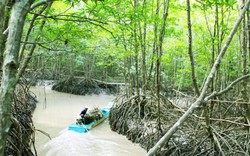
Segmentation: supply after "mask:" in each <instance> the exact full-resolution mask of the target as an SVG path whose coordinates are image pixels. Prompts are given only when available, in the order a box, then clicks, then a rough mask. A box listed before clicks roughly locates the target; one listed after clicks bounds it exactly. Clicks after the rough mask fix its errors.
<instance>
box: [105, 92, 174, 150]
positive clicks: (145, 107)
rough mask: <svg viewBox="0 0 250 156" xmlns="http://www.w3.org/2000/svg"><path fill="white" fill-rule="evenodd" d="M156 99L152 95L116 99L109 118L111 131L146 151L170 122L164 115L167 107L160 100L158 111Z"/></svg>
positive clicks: (124, 96) (123, 96)
mask: <svg viewBox="0 0 250 156" xmlns="http://www.w3.org/2000/svg"><path fill="white" fill-rule="evenodd" d="M156 99H157V98H156V97H155V96H154V95H148V96H147V97H145V96H132V97H130V98H127V97H126V95H122V96H120V97H117V98H116V100H115V105H114V107H112V108H111V111H110V116H109V121H110V126H111V129H112V130H114V131H117V132H118V133H120V134H123V135H126V136H127V138H128V139H129V140H131V141H133V142H135V143H139V144H140V145H141V146H142V147H143V148H145V149H147V150H148V149H149V148H151V147H152V145H154V144H155V143H156V142H157V141H158V140H159V138H160V137H162V135H163V129H166V128H168V126H169V125H171V122H172V121H171V119H170V118H169V117H170V116H165V114H164V112H166V111H167V110H168V106H169V105H166V104H163V103H164V102H163V99H161V100H160V101H161V105H160V109H158V106H157V105H156V102H155V101H156ZM163 119H164V120H163ZM166 122H168V124H165V123H166Z"/></svg>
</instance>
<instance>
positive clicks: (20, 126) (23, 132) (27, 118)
mask: <svg viewBox="0 0 250 156" xmlns="http://www.w3.org/2000/svg"><path fill="white" fill-rule="evenodd" d="M28 90H29V89H28V88H25V87H24V86H22V85H20V84H19V85H17V87H16V90H15V96H14V102H13V105H12V116H11V122H12V124H11V127H10V130H9V133H8V139H7V142H6V149H5V155H22V156H33V155H34V154H33V153H32V150H31V145H32V144H34V126H33V122H32V113H33V111H34V109H35V107H36V102H37V101H36V99H35V98H34V97H33V96H31V95H30V93H29V91H28Z"/></svg>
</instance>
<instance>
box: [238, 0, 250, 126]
mask: <svg viewBox="0 0 250 156" xmlns="http://www.w3.org/2000/svg"><path fill="white" fill-rule="evenodd" d="M243 7H244V0H242V1H241V4H240V8H241V9H243ZM246 28H247V27H246V18H245V16H244V17H243V19H242V28H241V54H242V75H243V76H244V75H246V74H247V40H246V39H247V36H246V35H247V33H246ZM241 94H242V95H241V96H242V98H243V100H244V102H248V100H249V99H248V95H247V80H244V81H243V82H242V90H241ZM244 106H245V119H246V122H247V123H250V109H249V106H248V105H244Z"/></svg>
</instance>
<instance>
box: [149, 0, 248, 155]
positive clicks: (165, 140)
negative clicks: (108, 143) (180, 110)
mask: <svg viewBox="0 0 250 156" xmlns="http://www.w3.org/2000/svg"><path fill="white" fill-rule="evenodd" d="M249 4H250V0H248V1H247V3H246V4H245V6H244V8H243V10H242V11H241V13H240V15H239V18H238V19H237V21H236V23H235V25H234V27H233V29H232V30H231V32H230V34H229V36H228V38H227V41H226V42H225V44H224V46H223V48H222V49H221V51H220V53H219V55H218V57H217V59H216V61H215V63H214V65H213V67H212V69H211V71H210V73H209V75H208V76H207V79H206V82H205V84H204V87H203V89H202V91H201V94H200V96H199V97H198V99H197V100H196V101H195V102H194V103H193V104H192V105H191V106H190V108H189V109H188V110H187V111H186V112H185V113H184V114H183V115H182V116H181V117H180V118H179V120H178V121H177V122H176V123H175V124H174V125H173V126H172V127H171V128H170V129H169V130H168V131H167V133H166V134H165V135H164V136H163V137H162V138H161V139H160V140H159V141H158V142H157V143H156V145H155V146H154V147H152V148H151V149H150V150H149V152H148V153H147V155H148V156H153V155H154V154H155V153H156V152H157V151H158V150H159V149H160V148H161V147H162V146H163V145H164V144H166V143H168V141H169V139H170V138H171V137H172V136H173V134H174V133H175V132H176V131H177V130H178V128H179V127H180V126H181V125H182V124H183V123H184V122H185V121H186V120H187V118H188V117H189V116H190V115H191V114H192V113H193V111H194V110H195V109H196V108H197V107H199V106H200V105H201V104H203V103H204V101H205V102H206V100H207V99H208V97H210V98H211V97H212V95H210V96H208V97H207V99H205V97H206V92H207V89H208V87H209V84H210V83H211V80H212V78H213V77H214V75H215V73H216V71H217V69H218V67H219V65H220V63H221V60H222V58H223V56H224V54H225V52H226V50H227V48H228V46H229V44H230V43H231V41H232V38H233V36H234V34H235V33H236V31H237V28H238V27H239V25H240V22H241V20H242V19H243V16H244V14H245V12H246V11H247V9H248V7H249Z"/></svg>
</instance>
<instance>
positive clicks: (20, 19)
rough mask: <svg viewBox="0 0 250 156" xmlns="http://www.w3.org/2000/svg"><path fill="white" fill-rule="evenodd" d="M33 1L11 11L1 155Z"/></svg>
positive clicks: (0, 114)
mask: <svg viewBox="0 0 250 156" xmlns="http://www.w3.org/2000/svg"><path fill="white" fill-rule="evenodd" d="M31 3H32V0H23V1H17V2H15V4H14V6H13V8H12V10H11V18H10V24H9V34H8V39H7V45H6V50H5V56H4V63H3V76H2V84H1V90H0V104H1V106H0V120H1V124H0V155H4V149H5V143H6V139H7V134H8V131H9V129H10V125H11V120H10V118H11V105H12V97H13V94H14V90H15V86H16V83H17V79H16V73H17V68H18V52H19V48H20V42H21V37H22V32H23V26H24V21H25V18H26V15H27V13H28V11H29V8H30V5H31Z"/></svg>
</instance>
